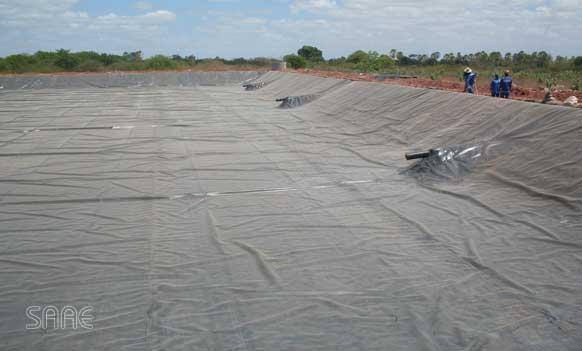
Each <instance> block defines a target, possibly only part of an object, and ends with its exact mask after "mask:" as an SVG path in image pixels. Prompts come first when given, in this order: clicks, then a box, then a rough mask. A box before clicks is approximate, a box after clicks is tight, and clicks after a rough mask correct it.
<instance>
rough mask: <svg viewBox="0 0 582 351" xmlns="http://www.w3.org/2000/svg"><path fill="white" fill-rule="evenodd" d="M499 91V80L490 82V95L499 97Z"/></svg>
mask: <svg viewBox="0 0 582 351" xmlns="http://www.w3.org/2000/svg"><path fill="white" fill-rule="evenodd" d="M500 89H501V79H493V80H492V81H491V94H492V95H495V96H497V95H499V90H500Z"/></svg>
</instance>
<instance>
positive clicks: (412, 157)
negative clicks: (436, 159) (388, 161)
mask: <svg viewBox="0 0 582 351" xmlns="http://www.w3.org/2000/svg"><path fill="white" fill-rule="evenodd" d="M429 156H430V151H423V152H409V153H406V154H404V157H405V158H406V159H407V160H415V159H417V158H427V157H429Z"/></svg>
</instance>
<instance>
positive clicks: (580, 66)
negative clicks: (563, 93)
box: [574, 56, 582, 71]
mask: <svg viewBox="0 0 582 351" xmlns="http://www.w3.org/2000/svg"><path fill="white" fill-rule="evenodd" d="M574 68H575V69H576V70H577V71H582V56H578V57H576V58H575V59H574Z"/></svg>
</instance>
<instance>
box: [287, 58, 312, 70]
mask: <svg viewBox="0 0 582 351" xmlns="http://www.w3.org/2000/svg"><path fill="white" fill-rule="evenodd" d="M283 59H284V60H285V62H287V63H288V64H289V66H290V67H291V68H294V69H297V68H305V67H307V61H305V59H304V58H303V57H301V56H297V55H287V56H285V57H284V58H283Z"/></svg>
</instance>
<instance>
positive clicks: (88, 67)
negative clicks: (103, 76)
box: [77, 60, 104, 72]
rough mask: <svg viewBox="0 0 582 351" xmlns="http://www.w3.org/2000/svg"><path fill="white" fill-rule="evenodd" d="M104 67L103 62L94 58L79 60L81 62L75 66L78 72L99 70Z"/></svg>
mask: <svg viewBox="0 0 582 351" xmlns="http://www.w3.org/2000/svg"><path fill="white" fill-rule="evenodd" d="M103 68H104V66H103V64H102V63H101V62H99V61H96V60H87V61H85V62H81V64H80V65H79V66H78V67H77V70H78V71H80V72H100V71H102V70H103Z"/></svg>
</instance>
